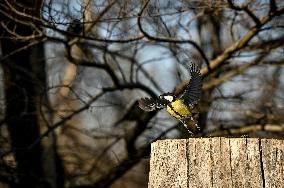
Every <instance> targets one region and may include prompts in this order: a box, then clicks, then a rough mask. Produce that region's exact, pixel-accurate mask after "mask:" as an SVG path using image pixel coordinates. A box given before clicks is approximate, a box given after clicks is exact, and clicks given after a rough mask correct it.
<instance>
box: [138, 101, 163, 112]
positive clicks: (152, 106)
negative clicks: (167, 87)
mask: <svg viewBox="0 0 284 188" xmlns="http://www.w3.org/2000/svg"><path fill="white" fill-rule="evenodd" d="M166 105H167V104H166V103H164V102H163V101H162V100H155V99H153V98H142V99H140V100H139V101H138V106H139V107H140V108H141V109H142V110H145V111H147V112H149V111H153V110H157V109H160V108H164V107H166Z"/></svg>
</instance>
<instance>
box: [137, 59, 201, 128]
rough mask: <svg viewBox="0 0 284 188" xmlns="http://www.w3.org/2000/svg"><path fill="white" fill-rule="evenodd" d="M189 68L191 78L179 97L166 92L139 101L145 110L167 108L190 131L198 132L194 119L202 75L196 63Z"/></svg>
mask: <svg viewBox="0 0 284 188" xmlns="http://www.w3.org/2000/svg"><path fill="white" fill-rule="evenodd" d="M188 69H189V72H190V75H191V79H190V82H189V84H188V85H187V87H186V89H185V91H184V92H183V93H182V94H181V95H180V96H179V97H177V96H175V95H174V94H173V93H164V94H162V95H160V96H159V97H158V98H157V99H153V98H142V99H140V100H139V101H138V104H139V107H140V108H141V109H143V110H145V111H153V110H157V109H161V108H166V110H167V112H168V113H169V114H170V115H171V116H173V117H175V118H176V119H178V120H179V121H181V122H182V123H183V125H184V126H185V127H186V128H187V130H188V131H189V132H193V133H196V132H197V131H198V130H199V127H198V125H197V123H196V122H195V120H194V119H193V114H194V113H193V107H194V105H195V104H197V102H198V101H199V99H200V96H201V90H202V77H201V74H200V69H199V67H198V66H197V65H196V64H191V65H190V66H189V67H188Z"/></svg>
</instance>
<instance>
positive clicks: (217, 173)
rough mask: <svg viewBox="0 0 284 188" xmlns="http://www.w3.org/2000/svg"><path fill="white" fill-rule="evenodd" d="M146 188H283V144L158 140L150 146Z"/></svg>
mask: <svg viewBox="0 0 284 188" xmlns="http://www.w3.org/2000/svg"><path fill="white" fill-rule="evenodd" d="M148 187H149V188H168V187H177V188H183V187H186V188H187V187H188V188H192V187H205V188H210V187H216V188H219V187H226V188H227V187H253V188H257V187H261V188H263V187H267V188H271V187H275V188H278V187H279V188H284V140H276V139H258V138H220V137H218V138H217V137H216V138H190V139H178V140H159V141H157V142H154V143H152V146H151V161H150V174H149V185H148Z"/></svg>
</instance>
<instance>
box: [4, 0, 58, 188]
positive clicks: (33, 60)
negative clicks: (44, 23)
mask: <svg viewBox="0 0 284 188" xmlns="http://www.w3.org/2000/svg"><path fill="white" fill-rule="evenodd" d="M7 2H8V1H7ZM9 3H10V5H8V3H7V4H6V3H4V4H5V6H6V7H9V6H13V8H14V10H9V9H7V10H6V9H5V11H6V12H5V14H2V13H0V16H1V17H2V22H1V24H3V27H0V30H1V34H2V35H3V38H2V39H1V48H2V56H3V59H2V60H3V61H2V62H1V64H2V68H3V73H4V90H5V119H6V122H7V126H8V131H9V135H10V138H11V147H12V151H13V152H14V155H15V158H16V162H17V167H16V168H17V169H16V170H17V171H16V173H15V174H16V175H15V180H14V182H13V183H12V184H11V187H12V188H22V187H29V188H34V187H56V184H57V183H58V182H56V181H57V180H56V178H57V177H56V170H55V166H56V164H55V163H56V161H55V160H54V159H55V150H54V149H55V148H52V145H50V144H46V143H47V140H49V139H52V138H51V137H49V138H45V139H44V140H45V146H47V145H48V148H44V147H42V145H41V140H40V129H41V128H43V127H44V126H45V127H46V126H47V125H46V124H45V123H44V122H45V121H44V120H43V117H42V113H41V107H42V106H43V104H44V103H46V102H47V101H46V100H47V98H46V73H45V57H44V46H43V43H42V41H40V40H41V39H40V38H38V39H37V38H35V37H34V36H35V35H38V34H39V32H40V31H42V28H41V27H40V26H38V25H37V23H36V22H34V20H33V19H32V18H29V17H28V16H23V15H24V14H26V15H32V16H34V18H40V14H41V12H40V10H41V5H42V4H41V3H42V1H34V0H24V1H10V2H9ZM3 7H4V6H3ZM15 10H18V11H19V12H21V13H22V14H23V15H21V14H18V13H17V12H16V11H15ZM3 11H4V10H3ZM7 14H8V15H9V16H7ZM35 27H36V28H35ZM28 37H29V38H30V39H27V38H28ZM31 38H32V39H31ZM37 40H39V41H37ZM51 150H53V151H51ZM47 152H49V153H47ZM47 168H48V169H47Z"/></svg>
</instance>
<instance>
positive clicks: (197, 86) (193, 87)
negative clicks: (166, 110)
mask: <svg viewBox="0 0 284 188" xmlns="http://www.w3.org/2000/svg"><path fill="white" fill-rule="evenodd" d="M189 72H190V74H191V79H190V82H189V84H188V85H187V88H186V89H185V91H184V93H183V94H182V95H181V98H182V99H184V101H185V102H187V104H188V105H194V104H196V103H197V102H198V101H199V99H200V96H201V91H202V77H201V73H200V69H199V67H198V66H197V65H196V64H191V65H190V67H189Z"/></svg>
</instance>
